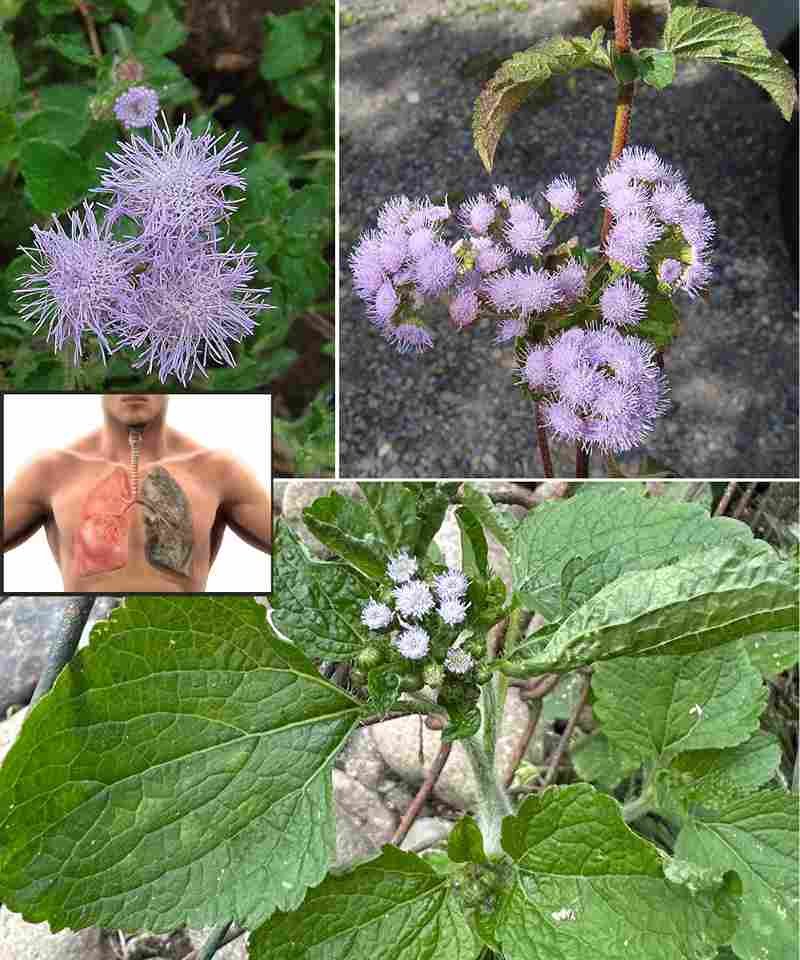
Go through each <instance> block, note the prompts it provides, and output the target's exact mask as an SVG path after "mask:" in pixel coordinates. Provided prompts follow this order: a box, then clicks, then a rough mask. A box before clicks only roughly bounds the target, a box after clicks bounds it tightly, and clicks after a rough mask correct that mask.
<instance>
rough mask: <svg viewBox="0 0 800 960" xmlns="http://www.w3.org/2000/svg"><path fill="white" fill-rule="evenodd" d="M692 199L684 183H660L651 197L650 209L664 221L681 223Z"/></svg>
mask: <svg viewBox="0 0 800 960" xmlns="http://www.w3.org/2000/svg"><path fill="white" fill-rule="evenodd" d="M691 200H692V198H691V196H690V195H689V191H688V190H687V189H686V187H685V186H684V185H683V184H682V183H678V184H659V185H658V186H657V187H656V188H655V190H653V195H652V196H651V197H650V209H651V210H652V211H653V213H654V214H655V215H656V217H658V219H659V220H660V221H661V222H662V223H680V222H681V220H682V219H683V217H684V216H685V215H686V207H687V205H688V204H689V203H691Z"/></svg>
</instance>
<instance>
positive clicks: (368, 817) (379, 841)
mask: <svg viewBox="0 0 800 960" xmlns="http://www.w3.org/2000/svg"><path fill="white" fill-rule="evenodd" d="M333 797H334V802H335V804H336V866H344V865H345V864H349V863H353V862H354V861H355V860H363V859H366V858H367V857H369V856H371V855H372V854H373V853H375V852H376V851H377V850H378V849H379V848H380V847H381V846H382V845H383V844H384V843H388V842H389V841H390V840H391V838H392V834H393V833H394V828H395V825H396V823H395V818H394V816H393V815H392V814H391V813H390V812H389V811H388V810H387V809H386V807H385V806H384V805H383V802H382V800H381V798H380V796H379V795H378V794H377V793H375V791H373V790H368V789H367V788H366V787H364V786H362V785H361V784H360V783H359V782H358V781H357V780H354V779H353V778H352V777H350V776H348V775H347V774H346V773H343V772H342V771H341V770H334V771H333Z"/></svg>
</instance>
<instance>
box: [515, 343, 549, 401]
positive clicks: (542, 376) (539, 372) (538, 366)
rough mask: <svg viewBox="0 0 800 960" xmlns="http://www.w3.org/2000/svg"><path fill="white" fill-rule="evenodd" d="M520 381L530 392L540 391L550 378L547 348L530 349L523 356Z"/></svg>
mask: <svg viewBox="0 0 800 960" xmlns="http://www.w3.org/2000/svg"><path fill="white" fill-rule="evenodd" d="M521 372H522V379H523V380H524V382H525V383H527V385H528V386H529V387H530V389H531V390H535V391H537V392H538V391H541V390H543V389H544V387H545V386H546V384H547V382H548V380H549V378H550V349H549V347H531V348H530V349H529V350H528V352H527V354H526V355H525V363H524V365H523V367H522V371H521Z"/></svg>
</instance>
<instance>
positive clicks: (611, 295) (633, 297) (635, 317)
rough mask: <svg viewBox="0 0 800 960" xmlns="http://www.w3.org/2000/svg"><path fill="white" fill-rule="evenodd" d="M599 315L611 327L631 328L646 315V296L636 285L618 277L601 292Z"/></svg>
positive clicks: (631, 281)
mask: <svg viewBox="0 0 800 960" xmlns="http://www.w3.org/2000/svg"><path fill="white" fill-rule="evenodd" d="M600 313H601V314H602V316H603V319H604V320H605V322H606V323H610V324H611V325H612V326H615V327H624V326H632V325H633V324H636V323H638V322H639V321H640V320H641V319H642V317H644V315H645V314H646V313H647V294H646V293H645V291H644V289H643V288H642V287H641V286H639V284H638V283H634V281H633V280H630V279H629V278H628V277H619V278H618V279H617V280H614V281H613V282H612V283H610V284H609V285H608V286H607V287H606V288H605V290H604V291H603V293H602V295H601V297H600Z"/></svg>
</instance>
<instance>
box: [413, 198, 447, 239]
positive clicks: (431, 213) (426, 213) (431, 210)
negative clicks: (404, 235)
mask: <svg viewBox="0 0 800 960" xmlns="http://www.w3.org/2000/svg"><path fill="white" fill-rule="evenodd" d="M451 214H452V211H451V210H450V207H449V206H448V205H447V202H446V201H445V203H443V204H441V205H439V206H436V205H435V204H433V203H431V201H430V200H428V199H427V198H426V199H424V200H421V201H419V202H418V203H416V204H414V207H413V209H412V211H411V212H410V213H409V215H408V217H407V219H406V227H407V229H408V230H409V231H410V232H412V233H413V232H414V231H415V230H419V228H420V227H430V226H433V225H434V224H437V223H441V222H443V221H444V220H447V219H448V218H449V217H450V216H451Z"/></svg>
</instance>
